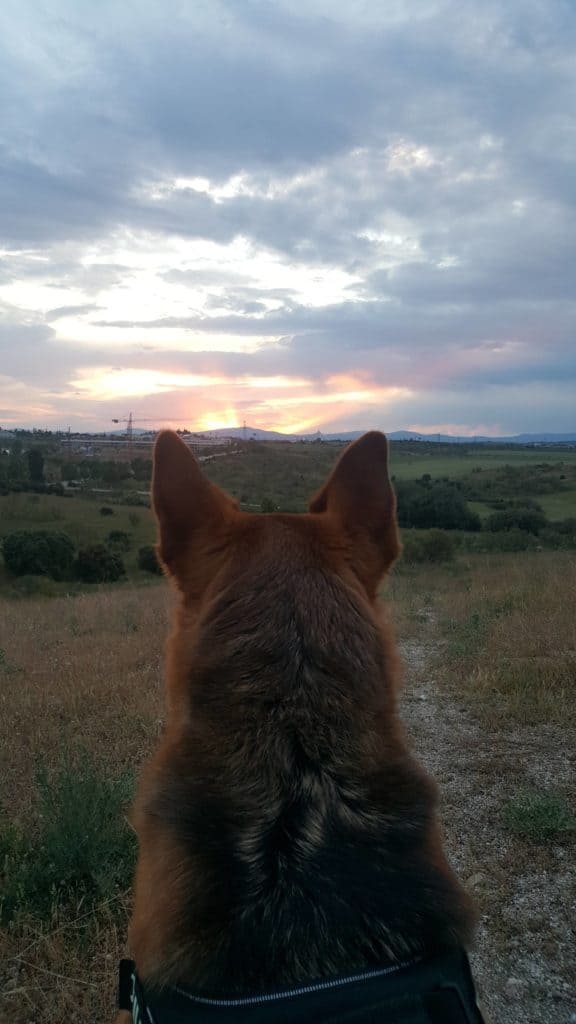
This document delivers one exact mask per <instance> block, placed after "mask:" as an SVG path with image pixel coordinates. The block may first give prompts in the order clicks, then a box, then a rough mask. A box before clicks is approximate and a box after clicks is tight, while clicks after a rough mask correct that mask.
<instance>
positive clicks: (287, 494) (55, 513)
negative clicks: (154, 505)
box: [0, 442, 576, 593]
mask: <svg viewBox="0 0 576 1024" xmlns="http://www.w3.org/2000/svg"><path fill="white" fill-rule="evenodd" d="M343 448H344V445H340V444H299V443H296V444H290V443H277V442H272V443H254V444H244V445H241V446H239V450H238V451H236V452H230V453H229V454H226V455H219V456H218V457H216V458H214V459H212V460H211V461H210V460H209V461H206V462H204V463H203V468H204V471H205V472H206V475H207V476H208V477H209V478H210V479H211V480H212V481H214V483H216V484H218V485H219V486H220V487H222V488H224V489H225V490H227V491H228V492H229V493H231V494H232V495H233V496H234V497H235V498H237V500H238V501H239V503H240V505H241V507H242V508H243V509H246V510H248V511H261V510H265V511H273V510H275V509H277V510H279V511H284V512H303V511H305V510H306V509H307V507H308V502H309V500H310V497H311V496H312V495H313V494H314V493H315V491H316V490H317V489H318V488H319V487H320V486H321V485H322V484H323V482H324V481H325V479H326V477H327V476H328V474H329V473H330V471H331V469H332V467H333V465H334V463H335V461H336V459H337V458H338V456H339V454H340V453H341V451H342V449H343ZM139 461H140V463H143V462H144V460H139ZM144 464H145V466H147V469H146V472H145V474H144V476H145V475H146V474H147V473H149V469H150V466H151V464H150V463H145V462H144ZM110 466H111V463H110V462H108V463H102V473H103V474H104V473H105V472H108V474H109V473H110ZM83 467H84V470H83ZM65 468H68V469H69V468H70V467H69V464H68V463H65V462H63V461H62V460H61V459H60V460H59V458H58V455H57V454H54V453H52V454H51V455H50V456H49V457H48V460H47V469H48V473H49V477H48V479H51V480H53V481H54V480H56V481H57V480H59V478H60V474H61V473H63V470H64V469H65ZM77 468H78V475H79V478H80V479H79V480H78V487H77V489H76V490H74V491H73V492H71V493H70V495H69V496H65V497H60V496H52V495H47V494H36V493H30V491H29V490H25V491H24V492H22V493H9V494H5V495H3V496H0V538H1V537H2V536H5V535H7V534H9V533H12V532H15V531H18V530H23V529H24V530H47V531H54V530H57V531H63V532H65V533H67V534H68V535H69V536H70V537H71V539H72V540H73V542H74V544H75V545H76V547H77V548H82V547H86V546H89V545H93V544H106V543H107V540H108V535H109V534H110V532H111V531H118V530H120V531H123V532H124V533H126V534H128V535H129V543H130V548H129V550H128V551H126V552H123V553H122V558H123V561H124V564H125V568H126V573H127V579H128V580H129V581H132V582H135V583H144V582H152V581H153V579H154V577H153V576H150V575H149V574H147V573H143V572H141V571H140V570H139V569H138V564H137V556H138V549H139V548H140V547H142V546H143V545H147V544H151V543H153V540H154V522H153V516H152V513H151V511H150V509H149V508H148V507H147V506H146V501H147V497H146V495H147V492H148V489H149V481H147V480H146V479H143V477H142V473H141V472H139V475H138V478H136V476H135V475H134V474H132V475H130V476H129V475H127V474H126V475H125V479H122V480H120V481H118V482H117V483H116V484H114V486H112V487H111V486H105V484H104V483H103V481H102V480H98V479H97V478H95V473H94V469H98V463H96V462H95V460H94V461H93V462H92V463H91V464H90V463H88V462H86V461H85V462H84V463H83V464H80V465H79V466H78V467H77ZM114 468H119V467H118V464H115V466H112V469H114ZM124 469H126V464H124ZM390 469H391V474H392V476H393V478H394V479H395V480H396V481H397V482H398V483H399V484H400V483H402V484H404V483H405V482H407V481H411V480H413V481H416V480H420V481H422V478H423V477H424V478H425V479H429V480H430V481H431V482H432V484H434V481H438V482H442V481H452V482H454V485H455V486H457V488H458V489H459V491H460V493H461V494H462V495H463V497H464V498H465V500H466V501H467V502H468V506H469V508H470V509H471V510H473V511H475V512H477V513H478V515H479V516H480V518H481V520H483V521H484V520H485V519H486V518H487V517H488V516H489V515H491V514H492V513H493V512H494V510H495V509H498V508H499V507H501V506H502V503H504V504H505V505H506V506H509V505H510V504H511V503H512V504H513V503H514V502H518V501H529V502H535V503H537V504H538V505H539V506H540V507H541V509H542V510H543V512H544V513H545V515H546V516H547V518H548V519H549V520H550V521H557V520H567V519H570V518H576V450H569V449H563V448H545V449H543V448H538V449H534V448H505V447H493V446H487V445H443V444H428V443H414V442H395V443H393V444H392V446H391V465H390ZM82 471H84V472H86V473H88V472H89V471H91V476H90V477H88V476H86V477H85V478H82V476H81V473H82ZM98 472H99V470H98ZM138 501H140V502H141V503H142V504H140V505H138V504H135V502H138ZM103 507H108V508H109V509H111V510H112V511H111V514H108V515H102V514H101V509H102V508H103ZM408 525H414V524H410V523H408ZM416 525H418V524H416ZM14 586H15V584H14V580H11V579H9V577H8V574H7V573H6V570H5V569H4V567H3V564H2V563H0V587H1V588H2V590H3V591H4V592H9V593H12V592H14ZM78 589H86V585H84V586H81V585H79V584H74V585H70V584H62V583H59V584H54V587H53V588H52V590H53V591H54V592H55V593H62V592H64V591H66V592H67V591H69V590H72V592H75V591H76V590H78ZM45 590H46V593H48V592H49V590H50V588H45ZM17 591H18V587H17V586H16V592H17Z"/></svg>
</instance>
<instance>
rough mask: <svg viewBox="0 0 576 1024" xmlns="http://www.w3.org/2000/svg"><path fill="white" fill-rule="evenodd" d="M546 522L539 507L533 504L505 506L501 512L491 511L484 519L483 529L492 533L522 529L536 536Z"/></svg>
mask: <svg viewBox="0 0 576 1024" xmlns="http://www.w3.org/2000/svg"><path fill="white" fill-rule="evenodd" d="M547 524H548V520H547V519H546V516H545V514H544V512H543V510H542V509H541V508H538V507H534V506H524V507H522V506H519V507H517V508H507V509H504V510H503V511H502V512H493V513H492V515H490V516H488V518H487V519H486V521H485V524H484V525H485V529H486V530H490V531H491V532H492V533H499V532H500V531H507V530H524V531H525V532H526V533H532V534H534V535H535V536H538V534H539V533H540V530H542V529H543V528H544V527H545V526H546V525H547Z"/></svg>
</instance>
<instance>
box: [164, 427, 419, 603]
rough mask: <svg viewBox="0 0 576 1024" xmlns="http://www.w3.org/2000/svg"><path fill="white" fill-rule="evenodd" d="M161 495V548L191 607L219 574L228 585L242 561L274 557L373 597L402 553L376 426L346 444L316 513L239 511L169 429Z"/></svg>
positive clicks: (313, 504) (315, 503) (315, 502)
mask: <svg viewBox="0 0 576 1024" xmlns="http://www.w3.org/2000/svg"><path fill="white" fill-rule="evenodd" d="M152 495H153V503H154V510H155V513H156V517H157V520H158V526H159V543H158V554H159V556H160V559H161V561H162V563H163V565H164V566H165V568H166V570H167V572H168V573H169V575H170V576H172V577H173V579H174V580H175V582H176V584H177V586H178V588H179V590H180V591H181V593H182V595H183V597H184V601H185V603H186V604H188V605H189V606H192V605H196V606H197V605H198V604H200V603H201V602H202V600H203V598H204V596H205V595H206V593H207V592H208V591H209V590H211V589H212V586H213V583H214V581H215V580H218V585H219V589H220V590H221V589H222V586H224V585H225V583H226V576H227V574H232V573H233V572H237V571H238V565H239V564H240V563H242V564H246V562H250V561H256V560H258V559H265V561H266V563H267V565H268V566H269V569H270V571H272V572H273V571H274V565H275V561H276V560H277V561H278V562H279V563H280V561H281V560H282V559H283V560H284V561H286V558H287V557H288V558H289V559H290V560H291V562H292V564H294V565H297V566H300V567H302V568H304V569H305V568H306V567H309V568H317V569H322V570H326V571H329V572H331V573H335V574H336V575H337V576H339V577H340V578H341V579H342V580H343V581H344V582H345V583H346V584H347V585H349V586H352V587H353V588H354V589H355V590H361V591H362V592H363V594H364V596H365V597H367V598H368V599H369V600H370V601H373V600H374V599H375V596H376V592H377V588H378V584H379V583H380V581H381V579H382V577H383V576H384V574H385V572H386V571H387V570H388V569H389V568H390V566H391V565H392V563H393V562H394V561H395V559H396V558H397V557H398V554H399V552H400V543H399V539H398V529H397V525H396V502H395V497H394V491H393V488H392V485H391V483H390V479H389V475H388V444H387V441H386V438H385V436H384V435H383V434H381V433H378V432H376V431H373V432H371V433H368V434H365V435H364V436H363V437H361V438H360V439H359V440H358V441H356V442H354V444H351V445H350V446H349V447H348V448H347V449H346V450H345V451H344V452H343V454H342V455H341V457H340V459H339V461H338V462H337V464H336V466H335V468H334V470H333V472H332V473H331V475H330V476H329V477H328V480H327V481H326V483H325V484H324V485H323V487H322V488H321V489H320V491H319V492H318V493H317V494H316V495H315V496H314V497H313V498H312V500H311V501H310V506H309V513H308V514H303V515H289V514H282V513H268V514H250V513H245V512H242V511H240V510H239V508H238V505H237V503H236V502H235V501H234V500H233V499H232V498H231V497H230V496H229V495H227V494H226V493H225V492H224V491H222V490H221V489H220V488H219V487H216V486H215V485H214V484H213V483H211V482H210V481H209V480H208V479H207V478H206V477H205V475H204V474H203V473H202V470H201V468H200V465H199V463H198V461H197V460H196V458H195V457H194V455H193V454H192V452H191V450H190V448H189V447H188V446H187V445H186V444H185V443H184V442H183V441H182V440H181V439H180V438H179V437H178V435H177V434H175V433H173V432H172V431H169V430H166V431H162V433H161V434H160V435H159V437H158V440H157V442H156V447H155V451H154V476H153V486H152Z"/></svg>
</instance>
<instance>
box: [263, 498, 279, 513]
mask: <svg viewBox="0 0 576 1024" xmlns="http://www.w3.org/2000/svg"><path fill="white" fill-rule="evenodd" d="M260 511H261V512H277V511H278V505H277V504H276V502H274V501H272V499H271V498H262V502H261V504H260Z"/></svg>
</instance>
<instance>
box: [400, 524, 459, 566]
mask: <svg viewBox="0 0 576 1024" xmlns="http://www.w3.org/2000/svg"><path fill="white" fill-rule="evenodd" d="M455 551H456V541H455V539H454V537H452V536H450V534H449V533H447V532H446V531H445V530H426V531H424V530H422V531H420V530H410V531H406V532H405V533H403V534H402V559H403V561H404V562H408V563H414V562H451V561H452V560H453V558H454V554H455Z"/></svg>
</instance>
